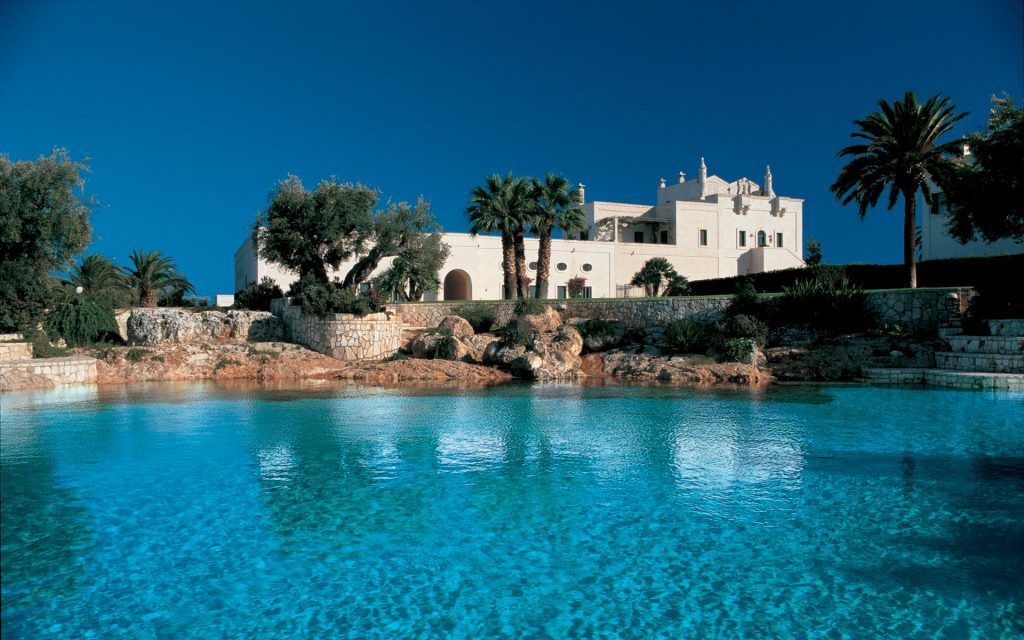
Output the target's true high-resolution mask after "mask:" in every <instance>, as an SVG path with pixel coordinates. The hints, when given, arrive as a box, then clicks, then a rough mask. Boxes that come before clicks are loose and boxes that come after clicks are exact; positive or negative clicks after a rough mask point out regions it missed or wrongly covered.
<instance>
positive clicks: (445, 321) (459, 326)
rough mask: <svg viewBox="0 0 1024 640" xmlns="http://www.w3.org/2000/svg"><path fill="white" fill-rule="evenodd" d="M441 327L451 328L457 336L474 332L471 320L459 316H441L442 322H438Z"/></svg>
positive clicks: (462, 336) (464, 335) (461, 336)
mask: <svg viewBox="0 0 1024 640" xmlns="http://www.w3.org/2000/svg"><path fill="white" fill-rule="evenodd" d="M437 327H438V328H439V329H450V330H451V332H452V335H453V336H455V337H456V338H464V337H466V336H471V335H473V333H475V332H474V331H473V325H471V324H469V321H468V320H466V319H465V318H461V317H459V316H445V317H443V318H441V322H439V323H438V325H437Z"/></svg>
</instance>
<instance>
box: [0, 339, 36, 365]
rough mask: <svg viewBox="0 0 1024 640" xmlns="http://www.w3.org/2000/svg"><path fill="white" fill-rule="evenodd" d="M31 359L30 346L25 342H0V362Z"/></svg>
mask: <svg viewBox="0 0 1024 640" xmlns="http://www.w3.org/2000/svg"><path fill="white" fill-rule="evenodd" d="M31 357H32V345H31V344H29V343H27V342H0V362H6V361H8V360H27V359H29V358H31Z"/></svg>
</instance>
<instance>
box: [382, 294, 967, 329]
mask: <svg viewBox="0 0 1024 640" xmlns="http://www.w3.org/2000/svg"><path fill="white" fill-rule="evenodd" d="M956 294H957V291H956V290H951V289H919V290H917V291H879V292H871V293H868V296H867V305H866V306H867V309H868V311H869V312H872V313H875V314H877V315H878V317H879V319H880V320H883V321H885V322H889V323H892V324H900V325H903V326H906V327H908V328H912V329H929V330H930V329H938V327H939V326H942V325H945V324H948V323H949V321H950V319H952V318H953V317H955V316H956V315H957V314H958V313H959V300H958V298H957V297H956ZM465 304H473V305H487V304H489V305H494V306H495V307H496V310H497V311H496V318H497V321H496V322H497V323H498V324H503V323H504V322H505V321H507V320H508V319H509V318H511V317H512V308H513V304H512V303H510V302H504V301H495V302H472V303H466V302H410V303H403V304H394V305H389V306H388V310H389V311H391V312H392V313H395V314H398V315H401V316H402V319H403V320H404V321H405V324H406V326H408V327H436V326H437V325H438V323H439V322H440V321H441V318H443V317H445V316H447V315H453V314H455V309H457V308H458V307H460V306H462V305H465ZM546 304H548V305H552V306H554V307H555V308H557V309H559V310H564V315H565V317H566V318H567V319H580V320H587V319H590V318H602V319H604V320H619V321H621V322H623V323H625V324H626V325H627V326H629V327H633V328H641V327H644V326H647V325H651V324H665V323H666V322H669V321H671V320H679V319H683V318H696V317H706V316H709V315H714V314H716V313H718V312H720V311H721V310H722V309H724V308H725V307H726V306H727V305H728V304H729V297H721V296H716V297H704V296H694V297H688V298H665V299H663V300H651V299H629V298H622V299H618V300H582V299H573V300H551V301H548V302H547V303H546Z"/></svg>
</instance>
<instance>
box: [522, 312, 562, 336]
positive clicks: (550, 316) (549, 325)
mask: <svg viewBox="0 0 1024 640" xmlns="http://www.w3.org/2000/svg"><path fill="white" fill-rule="evenodd" d="M561 325H562V316H560V315H559V314H558V312H557V311H555V310H554V309H552V308H551V307H544V311H543V312H542V313H538V314H531V315H525V316H519V318H517V319H516V326H518V327H519V330H520V331H522V332H523V333H527V334H530V335H535V334H538V333H548V332H551V331H554V330H555V329H557V328H558V327H560V326H561Z"/></svg>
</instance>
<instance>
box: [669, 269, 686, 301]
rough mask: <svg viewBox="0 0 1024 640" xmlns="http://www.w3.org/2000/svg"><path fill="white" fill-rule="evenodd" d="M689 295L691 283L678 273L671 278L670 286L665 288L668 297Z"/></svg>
mask: <svg viewBox="0 0 1024 640" xmlns="http://www.w3.org/2000/svg"><path fill="white" fill-rule="evenodd" d="M689 294H690V281H689V280H687V278H686V276H683V275H679V274H678V273H677V274H676V275H674V276H672V277H671V278H669V280H668V284H667V285H666V286H665V295H666V296H685V295H689Z"/></svg>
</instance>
